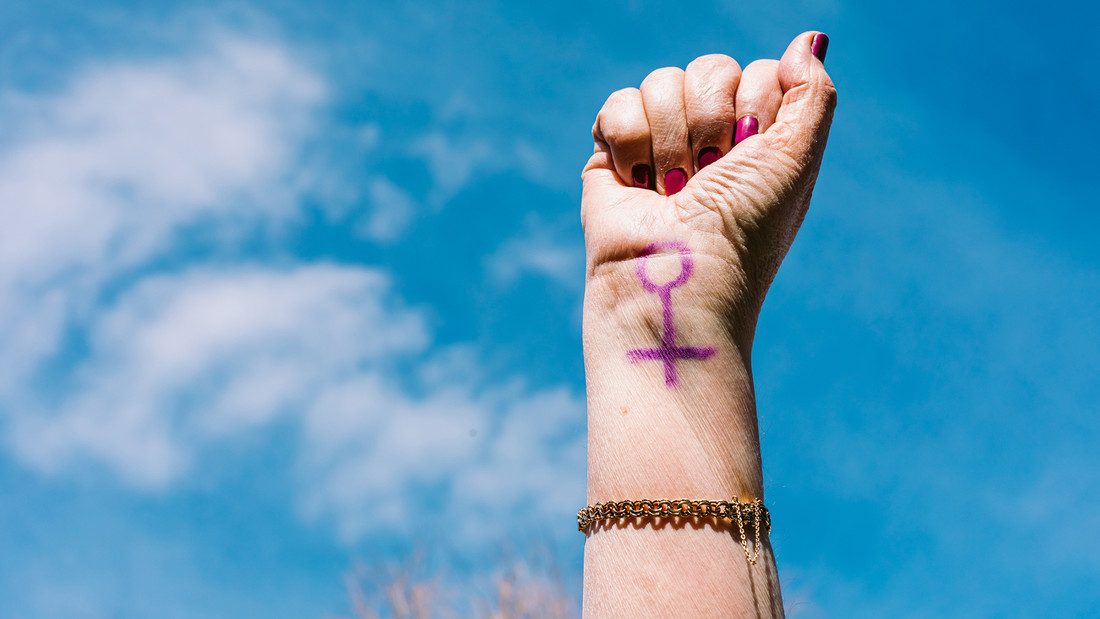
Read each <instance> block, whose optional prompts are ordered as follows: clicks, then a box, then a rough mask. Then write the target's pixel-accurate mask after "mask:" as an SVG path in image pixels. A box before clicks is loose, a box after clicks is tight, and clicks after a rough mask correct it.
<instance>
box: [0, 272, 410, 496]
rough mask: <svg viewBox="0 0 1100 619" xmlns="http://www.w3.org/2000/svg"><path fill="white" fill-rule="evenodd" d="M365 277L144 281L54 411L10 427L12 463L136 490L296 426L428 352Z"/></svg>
mask: <svg viewBox="0 0 1100 619" xmlns="http://www.w3.org/2000/svg"><path fill="white" fill-rule="evenodd" d="M386 286H387V282H386V279H385V278H384V277H383V276H381V275H380V274H378V273H376V272H373V271H368V270H365V269H362V268H346V267H336V266H327V265H321V266H313V267H298V268H295V269H291V270H287V271H275V270H271V269H259V268H244V269H236V270H230V271H209V270H199V271H194V272H188V273H184V274H182V275H172V276H164V277H156V278H147V279H145V280H144V281H142V282H141V283H140V284H139V285H137V286H135V287H134V288H133V289H131V290H129V291H128V292H127V293H126V294H125V295H123V296H122V298H120V299H119V301H118V302H117V303H116V304H115V305H114V306H112V307H110V308H107V309H105V310H104V311H102V312H101V313H100V314H98V315H97V316H96V319H95V321H94V322H93V324H92V325H91V326H90V328H89V332H90V335H89V341H90V351H89V352H88V356H87V359H86V361H85V362H84V363H83V364H82V365H81V366H80V367H78V368H77V369H76V370H75V372H74V383H75V384H74V385H73V386H72V387H71V389H70V391H69V392H68V393H67V394H66V397H65V398H64V399H63V400H62V401H61V403H60V405H59V406H58V407H57V409H56V410H54V411H51V412H48V413H47V412H38V413H37V414H28V413H27V411H25V410H24V411H23V414H21V415H18V416H17V417H16V418H15V420H14V421H13V423H12V426H13V427H12V437H11V440H12V446H13V448H14V449H15V452H16V454H18V455H19V456H21V457H22V458H24V459H26V460H27V461H28V462H31V463H33V464H35V465H37V466H39V467H40V468H43V469H46V470H59V469H62V468H64V467H66V466H71V465H72V464H73V463H75V462H79V461H80V457H81V456H90V457H93V458H94V459H96V460H99V461H102V462H104V463H106V464H108V465H110V466H111V467H113V468H114V469H115V470H116V471H117V472H118V473H119V474H120V475H122V476H123V477H124V478H126V479H127V480H128V481H130V482H132V483H134V484H136V485H139V486H153V487H156V486H163V485H166V484H168V483H170V482H172V481H174V480H175V479H176V478H177V477H178V476H179V475H181V474H182V473H184V472H185V471H186V469H187V465H188V463H189V461H190V460H191V457H192V456H193V452H194V450H195V449H196V448H197V447H198V446H200V445H202V444H203V443H204V442H208V441H210V440H212V439H213V438H214V437H217V436H224V435H229V434H233V433H239V432H243V431H246V430H248V429H251V428H254V427H256V426H259V425H263V424H266V423H268V422H270V421H271V420H272V419H274V418H275V417H276V416H277V415H279V414H283V413H289V412H293V411H295V410H296V409H299V408H301V407H303V406H307V405H308V403H309V402H310V401H311V400H312V399H314V398H315V397H317V393H319V392H322V391H324V390H325V389H326V388H327V387H328V385H329V384H330V383H331V382H332V381H334V380H339V378H340V377H344V376H349V375H353V374H355V373H356V372H358V371H359V368H360V367H361V366H362V365H363V364H365V363H368V362H373V363H375V364H376V365H384V364H385V362H386V359H387V357H389V356H390V355H393V354H396V353H406V354H407V353H409V352H416V351H418V350H419V349H421V348H422V347H423V346H424V345H425V344H426V334H425V331H424V327H423V324H422V322H421V320H420V318H419V316H418V315H416V314H415V313H413V312H411V311H409V310H400V309H393V308H390V307H386V306H385V303H386V301H387V299H386V294H385V292H386Z"/></svg>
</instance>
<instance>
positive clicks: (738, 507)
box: [577, 498, 772, 565]
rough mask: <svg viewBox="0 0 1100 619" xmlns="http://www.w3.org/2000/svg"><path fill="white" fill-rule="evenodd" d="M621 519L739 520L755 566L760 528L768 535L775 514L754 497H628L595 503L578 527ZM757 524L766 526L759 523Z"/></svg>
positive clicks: (579, 514)
mask: <svg viewBox="0 0 1100 619" xmlns="http://www.w3.org/2000/svg"><path fill="white" fill-rule="evenodd" d="M622 518H718V519H722V520H729V521H732V522H736V523H737V530H738V531H739V532H740V533H741V547H742V548H744V549H745V558H746V559H748V560H749V563H752V564H753V565H756V559H757V558H758V557H759V556H760V530H761V529H764V533H765V534H768V533H771V530H772V516H771V514H770V513H768V508H767V507H764V502H763V501H761V500H760V499H753V501H752V502H751V503H742V502H741V501H740V499H736V498H734V499H731V500H729V501H710V500H700V501H692V500H690V499H678V500H675V501H672V500H669V499H657V500H653V499H634V500H630V499H627V500H625V501H609V502H607V503H596V504H595V505H589V506H587V507H585V508H584V509H582V510H580V511H579V512H577V530H578V531H581V532H582V533H583V532H584V531H587V530H588V526H589V525H590V524H592V523H593V522H597V521H600V520H620V519H622ZM758 523H759V524H763V526H762V527H761V526H757V524H758ZM745 527H752V528H753V529H754V530H755V532H756V540H755V541H756V544H755V545H754V546H753V552H752V554H751V555H750V554H749V540H748V536H747V535H745Z"/></svg>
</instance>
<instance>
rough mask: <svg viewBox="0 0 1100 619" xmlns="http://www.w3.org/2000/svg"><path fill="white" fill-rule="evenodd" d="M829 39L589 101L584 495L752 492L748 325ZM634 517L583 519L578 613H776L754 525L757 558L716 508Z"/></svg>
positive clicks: (817, 121) (755, 439)
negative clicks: (662, 521) (604, 522)
mask: <svg viewBox="0 0 1100 619" xmlns="http://www.w3.org/2000/svg"><path fill="white" fill-rule="evenodd" d="M827 42H828V39H827V38H825V37H824V35H822V34H820V33H816V32H807V33H804V34H802V35H799V36H798V37H797V38H796V39H795V40H794V41H793V42H792V43H791V44H790V46H789V47H788V48H787V51H786V53H784V54H783V58H782V60H779V61H775V60H761V61H757V62H754V63H752V64H750V65H749V66H748V67H746V68H745V70H744V71H743V72H742V70H741V68H740V67H739V66H738V64H737V63H736V62H735V61H734V60H733V59H732V58H729V57H728V56H722V55H711V56H703V57H701V58H699V59H697V60H695V61H694V62H692V63H691V64H690V65H688V68H687V70H686V71H682V70H680V69H671V68H670V69H660V70H657V71H654V72H653V73H651V74H650V75H649V77H647V78H646V79H645V81H644V82H642V86H641V89H633V88H631V89H625V90H620V91H618V92H616V93H614V94H613V95H611V97H610V98H609V99H608V100H607V103H606V104H604V106H603V109H602V110H601V111H600V113H599V116H598V118H597V119H596V124H595V127H594V128H593V131H592V134H593V137H594V139H595V143H596V147H595V154H593V155H592V158H591V159H590V160H589V161H588V165H587V166H585V169H584V174H583V178H584V196H583V198H582V204H581V219H582V222H583V224H584V230H585V245H586V250H587V254H588V276H587V281H586V285H585V299H584V359H585V375H586V382H587V387H588V502H589V504H593V503H597V502H607V501H619V500H627V499H631V500H637V499H674V500H675V499H681V498H686V499H711V500H715V499H723V500H729V499H731V498H737V499H738V500H739V501H741V502H752V501H754V500H757V499H764V484H763V474H762V469H761V459H760V441H759V434H758V430H757V420H756V402H755V396H754V394H753V386H752V372H751V367H750V356H751V349H752V338H753V333H754V331H755V328H756V319H757V315H758V313H759V311H760V306H761V304H762V303H763V300H764V295H765V294H766V293H767V290H768V286H769V285H770V284H771V281H772V279H773V278H774V277H775V273H776V270H777V269H778V268H779V264H780V262H782V260H783V257H784V256H785V255H786V253H787V250H788V249H789V248H790V245H791V242H792V241H793V240H794V236H795V234H796V233H797V231H798V228H799V226H800V225H801V223H802V219H803V217H805V215H806V209H807V208H808V206H809V201H810V193H811V192H812V191H813V186H814V181H815V180H816V178H817V171H818V168H819V166H820V164H821V156H822V153H823V151H824V149H825V141H826V138H827V136H828V133H829V123H830V121H831V119H832V112H833V107H834V105H835V102H836V91H835V89H834V88H833V84H832V81H831V80H830V79H829V76H828V75H827V74H826V73H825V67H824V66H823V65H822V62H821V60H822V59H823V58H824V57H825V53H824V52H825V46H826V45H827ZM735 138H736V139H735ZM734 142H736V144H734ZM640 520H642V522H641V523H640V524H641V526H639V523H638V522H633V523H632V524H628V525H625V526H624V525H623V524H622V523H619V524H614V523H612V524H610V525H608V526H601V527H599V528H598V529H591V528H590V529H589V531H588V532H589V538H588V541H587V543H586V545H585V583H584V609H585V615H586V616H589V617H743V616H782V614H783V608H782V601H781V598H780V594H779V581H778V576H777V575H776V571H775V561H774V556H773V555H772V551H771V545H770V541H769V540H768V538H767V536H766V535H764V536H762V538H761V543H760V547H758V548H753V549H752V550H753V552H754V553H755V552H759V558H760V560H759V561H753V560H751V559H749V558H748V557H746V554H748V553H747V548H748V544H749V543H750V542H748V535H746V534H745V533H744V532H743V531H740V530H739V527H737V525H730V523H729V522H723V521H718V520H717V519H709V521H708V519H706V518H703V519H699V520H698V521H691V522H686V523H685V522H681V523H680V526H658V524H659V523H657V522H645V519H640ZM776 521H777V522H782V521H783V517H782V516H780V517H777V518H776ZM666 524H668V523H666ZM750 534H751V532H750ZM742 544H744V545H745V547H744V548H743V546H742ZM755 545H756V544H755V543H754V542H753V546H755ZM743 550H746V551H745V552H743Z"/></svg>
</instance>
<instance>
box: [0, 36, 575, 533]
mask: <svg viewBox="0 0 1100 619" xmlns="http://www.w3.org/2000/svg"><path fill="white" fill-rule="evenodd" d="M293 58H294V55H293V54H292V53H291V51H290V50H288V49H286V48H284V47H282V46H280V45H278V44H277V43H273V42H256V41H250V40H247V39H244V38H241V37H234V36H217V37H211V38H210V39H208V40H207V41H206V43H204V44H203V45H202V46H201V47H200V48H199V49H197V50H195V51H192V52H190V53H187V54H185V55H181V56H179V57H175V58H168V59H162V60H159V61H155V62H142V63H115V64H110V65H96V66H90V67H88V68H87V69H86V70H85V71H83V72H82V73H80V74H79V75H78V76H77V78H76V79H74V80H73V82H72V83H71V84H70V85H69V86H68V87H67V88H64V89H62V90H61V91H60V92H59V93H57V94H52V95H48V96H34V97H27V96H22V95H17V94H14V93H9V94H8V95H7V96H6V97H5V98H4V100H3V101H4V102H5V103H4V105H5V107H6V108H7V109H8V111H9V112H10V114H9V116H11V117H12V118H14V119H16V121H13V122H18V124H19V126H21V127H24V128H23V129H21V130H20V131H19V132H18V135H16V136H15V137H14V138H13V139H12V140H10V141H9V142H8V143H6V144H3V145H0V208H2V209H3V211H4V218H5V226H4V227H2V228H0V341H3V342H4V343H5V346H4V347H3V348H0V376H2V377H3V378H0V381H2V382H0V414H3V417H4V427H3V429H4V437H3V438H4V441H5V443H6V445H7V447H8V449H9V450H10V452H11V454H12V455H13V456H14V457H15V458H16V459H17V460H18V461H20V462H22V463H24V464H25V465H27V466H29V467H32V468H34V469H36V470H39V471H42V472H46V473H50V474H53V475H68V474H72V473H77V472H81V471H86V470H91V471H97V470H107V471H111V472H113V473H114V474H115V475H117V477H118V478H119V479H121V480H122V481H123V482H124V483H125V484H126V485H127V486H129V487H131V488H134V489H138V490H154V489H155V490H167V489H171V488H172V486H173V484H174V483H176V482H177V481H178V480H180V479H181V478H182V477H183V476H185V475H186V474H187V473H188V472H189V471H190V470H192V469H193V467H194V466H195V463H196V462H198V461H199V460H200V458H201V455H202V454H203V452H204V451H206V450H210V449H214V448H216V447H218V446H223V445H225V444H227V443H229V442H232V441H237V440H240V438H241V437H243V436H245V435H246V434H254V433H256V432H259V431H262V430H263V429H264V428H267V427H270V426H271V425H272V424H273V423H275V421H276V420H279V419H282V420H286V421H288V422H289V423H291V424H294V425H295V426H296V427H300V428H301V444H300V451H299V453H298V454H297V455H298V460H299V464H300V466H299V470H300V474H301V475H302V477H303V478H302V480H301V484H300V485H301V498H302V504H303V508H304V509H303V511H304V512H305V513H306V514H307V515H310V516H312V517H316V518H320V519H324V520H326V521H331V522H334V523H335V524H336V526H337V528H338V530H339V531H340V533H341V534H342V535H343V537H344V538H346V539H349V540H352V539H356V538H358V537H360V536H362V535H366V534H369V533H371V532H373V531H377V530H383V528H385V527H390V528H391V530H399V529H400V526H402V525H404V526H406V527H407V526H408V522H409V519H408V518H409V516H410V514H413V513H415V510H416V509H417V505H418V504H419V503H418V501H420V500H421V499H422V498H423V495H422V494H418V492H419V489H420V488H422V487H423V486H424V485H433V486H435V487H439V488H442V490H441V492H444V493H445V494H447V495H448V496H450V497H451V499H452V500H451V501H450V502H447V503H446V504H445V505H443V506H439V505H436V506H435V507H434V508H433V509H435V510H436V511H437V512H445V513H447V514H451V515H461V514H463V513H468V512H469V510H483V511H489V510H494V511H495V510H499V509H501V508H502V506H503V508H509V509H523V510H525V511H526V512H529V513H528V517H527V518H526V519H525V522H526V523H530V522H532V518H534V519H537V518H539V517H559V516H560V515H561V514H562V513H566V514H568V512H569V511H571V510H573V509H576V503H577V502H578V501H579V500H581V499H583V481H582V480H583V475H582V474H581V473H582V471H583V454H584V436H583V427H584V416H583V406H582V404H581V401H580V400H579V399H578V398H577V397H576V396H574V395H573V394H571V393H569V392H568V391H565V390H560V389H558V390H548V391H544V392H531V391H530V390H528V389H525V388H523V387H522V386H519V385H517V384H512V383H507V381H508V380H511V379H510V378H507V377H506V378H505V379H503V381H504V382H505V383H507V384H501V381H500V380H497V381H496V383H495V384H493V381H486V380H485V379H486V377H485V376H484V374H483V373H482V372H480V371H479V370H478V367H477V366H478V358H479V355H478V353H477V352H476V349H474V348H471V347H457V348H454V349H451V350H448V351H443V352H442V353H435V354H433V353H431V351H430V339H429V333H428V331H427V329H426V327H425V321H424V319H423V316H422V314H421V312H420V311H418V310H416V309H410V308H407V307H403V306H402V304H401V303H400V300H399V299H397V298H395V296H394V295H393V294H392V292H391V291H390V282H389V277H388V275H387V274H386V273H384V272H383V271H381V270H378V269H373V268H366V267H363V266H348V265H333V264H312V265H307V264H298V263H295V262H293V261H292V262H290V263H288V264H283V265H281V266H277V267H276V266H271V265H262V264H254V263H251V262H248V261H242V259H241V258H240V257H238V256H234V251H233V250H232V247H233V243H231V242H228V241H231V240H233V239H235V238H240V237H243V236H245V235H251V234H255V233H257V232H269V231H271V230H273V229H277V228H278V227H280V226H285V225H287V224H288V223H291V222H293V221H294V219H295V218H296V217H298V216H300V209H301V206H300V203H301V197H302V196H301V194H300V192H302V191H304V190H305V189H304V188H303V187H302V186H301V184H300V183H299V182H297V179H296V178H295V174H294V173H293V170H295V169H296V168H297V163H298V161H299V160H300V159H301V157H302V145H303V143H304V141H305V140H306V139H308V135H309V130H310V128H311V123H310V120H311V117H312V116H313V115H314V114H315V113H316V112H317V107H318V105H319V104H320V103H321V102H322V101H323V98H324V90H325V88H324V84H323V82H322V80H321V79H320V78H319V77H318V76H317V75H315V74H314V73H313V72H311V71H310V70H309V69H308V68H306V67H304V66H302V65H300V64H299V63H297V62H296V61H295V60H294V59H293ZM368 137H369V136H368ZM372 139H373V138H372ZM420 148H422V149H423V152H424V153H425V156H427V157H429V159H430V160H431V161H432V162H433V163H432V165H433V167H434V168H435V169H436V172H437V176H438V179H437V180H438V183H439V185H438V188H439V190H440V191H443V192H445V193H447V192H453V191H456V190H457V188H458V187H460V186H461V185H462V184H463V183H465V182H466V181H467V180H468V178H469V177H470V174H471V173H472V170H473V166H475V165H477V164H478V162H483V161H485V160H486V157H488V147H487V146H485V145H483V144H473V145H469V146H466V147H456V146H454V145H453V144H452V143H451V142H449V141H448V140H447V139H446V138H444V137H443V136H442V135H441V134H440V135H438V136H435V137H431V136H430V137H429V138H426V139H425V140H424V141H423V142H421V144H420ZM329 181H331V182H335V183H337V184H339V183H340V180H339V179H335V180H334V179H326V182H329ZM349 184H350V183H349ZM329 189H331V187H330V188H329ZM337 189H338V188H337ZM368 193H369V197H370V198H371V202H372V203H373V205H374V207H375V209H374V211H373V212H372V213H371V214H370V216H369V218H368V219H367V220H366V221H365V223H364V224H363V225H364V226H365V229H364V232H365V233H366V234H367V236H368V237H370V238H372V239H376V240H383V241H384V240H391V239H393V238H396V237H397V236H399V235H400V234H401V233H402V231H403V230H404V229H405V227H407V225H408V223H409V221H410V218H411V216H412V215H413V213H414V211H415V208H416V205H415V203H414V201H413V200H412V198H411V197H409V196H408V194H407V193H406V192H404V191H403V190H402V189H401V188H399V187H397V186H396V185H394V184H392V183H390V182H389V181H387V180H384V179H382V178H380V177H376V180H375V181H374V182H373V183H372V184H371V185H370V186H369V187H368ZM196 230H201V231H202V232H203V235H202V238H206V239H212V242H213V243H214V244H215V248H216V249H218V251H217V252H216V253H215V255H216V256H217V259H216V260H214V261H212V262H211V261H210V260H206V261H205V262H196V259H194V258H189V257H188V256H189V254H188V251H189V250H190V248H191V247H192V245H193V244H194V239H195V238H197V237H196V235H195V234H194V232H195V231H196ZM269 238H271V239H273V240H277V237H271V236H270V235H269ZM235 260H236V261H237V263H234V261H235ZM425 356H427V357H428V359H427V361H426V362H425V363H422V364H420V365H421V367H420V371H418V372H414V373H413V375H412V376H408V375H406V374H405V372H404V370H403V369H402V368H405V369H406V370H407V367H408V366H409V365H410V364H417V363H418V362H421V361H425V359H424V357H425ZM487 382H488V383H490V384H488V386H486V383H487ZM88 464H93V465H95V466H92V467H90V468H89V467H88V466H87V465H88ZM563 471H569V473H568V474H567V475H568V479H571V480H572V483H562V481H561V479H562V476H563V475H566V474H565V473H563ZM406 531H409V529H407V528H406Z"/></svg>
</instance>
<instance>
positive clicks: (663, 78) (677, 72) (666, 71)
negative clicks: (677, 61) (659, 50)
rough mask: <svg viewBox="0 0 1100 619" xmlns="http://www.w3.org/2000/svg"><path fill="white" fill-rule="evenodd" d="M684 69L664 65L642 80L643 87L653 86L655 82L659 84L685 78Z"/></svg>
mask: <svg viewBox="0 0 1100 619" xmlns="http://www.w3.org/2000/svg"><path fill="white" fill-rule="evenodd" d="M683 79H684V70H683V69H681V68H679V67H662V68H660V69H657V70H655V71H652V72H651V73H650V74H649V75H647V76H646V77H645V79H644V80H642V88H646V87H647V86H652V85H653V84H655V83H656V84H659V83H664V82H669V81H674V80H681V81H682V80H683Z"/></svg>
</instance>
